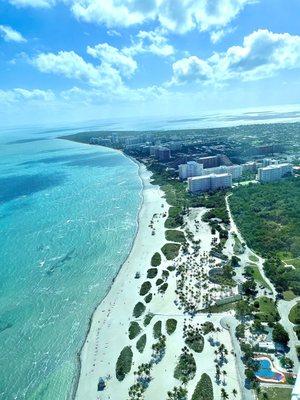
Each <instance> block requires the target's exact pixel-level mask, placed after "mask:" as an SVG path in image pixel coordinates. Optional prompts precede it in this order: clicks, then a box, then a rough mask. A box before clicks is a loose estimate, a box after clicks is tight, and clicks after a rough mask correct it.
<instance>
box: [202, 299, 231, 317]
mask: <svg viewBox="0 0 300 400" xmlns="http://www.w3.org/2000/svg"><path fill="white" fill-rule="evenodd" d="M237 303H238V301H234V302H232V303H228V304H221V305H215V306H212V307H209V308H206V309H203V310H201V311H202V312H204V313H212V314H218V313H222V312H226V311H230V310H235V307H236V305H237Z"/></svg>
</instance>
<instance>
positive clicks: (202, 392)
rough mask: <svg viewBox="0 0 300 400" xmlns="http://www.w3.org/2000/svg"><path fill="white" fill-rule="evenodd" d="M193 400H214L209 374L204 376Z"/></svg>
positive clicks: (198, 384)
mask: <svg viewBox="0 0 300 400" xmlns="http://www.w3.org/2000/svg"><path fill="white" fill-rule="evenodd" d="M192 400H214V392H213V385H212V382H211V379H210V377H209V376H208V375H207V374H205V373H204V374H202V376H201V378H200V380H199V382H198V383H197V386H196V388H195V390H194V393H193V396H192Z"/></svg>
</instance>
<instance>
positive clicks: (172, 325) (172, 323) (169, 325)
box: [166, 318, 177, 335]
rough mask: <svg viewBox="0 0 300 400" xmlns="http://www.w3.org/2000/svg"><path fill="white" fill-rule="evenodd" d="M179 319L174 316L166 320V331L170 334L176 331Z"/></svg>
mask: <svg viewBox="0 0 300 400" xmlns="http://www.w3.org/2000/svg"><path fill="white" fill-rule="evenodd" d="M176 328H177V321H176V319H174V318H170V319H167V321H166V331H167V334H168V335H172V333H174V332H175V331H176Z"/></svg>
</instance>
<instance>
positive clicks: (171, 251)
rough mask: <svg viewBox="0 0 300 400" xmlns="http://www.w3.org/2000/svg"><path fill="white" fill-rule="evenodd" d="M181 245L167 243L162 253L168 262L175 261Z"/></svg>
mask: <svg viewBox="0 0 300 400" xmlns="http://www.w3.org/2000/svg"><path fill="white" fill-rule="evenodd" d="M179 250H180V244H179V243H166V244H165V245H164V246H163V247H162V248H161V251H162V252H163V254H164V256H165V257H166V259H167V260H174V258H176V257H177V256H178V254H179Z"/></svg>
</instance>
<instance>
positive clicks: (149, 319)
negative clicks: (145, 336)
mask: <svg viewBox="0 0 300 400" xmlns="http://www.w3.org/2000/svg"><path fill="white" fill-rule="evenodd" d="M153 317H154V314H152V313H148V314H146V315H145V318H144V326H148V325H149V324H150V322H151V320H152V318H153Z"/></svg>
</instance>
